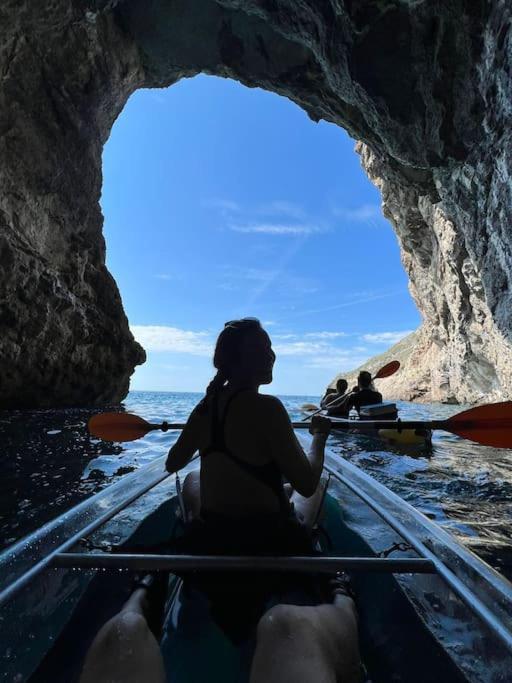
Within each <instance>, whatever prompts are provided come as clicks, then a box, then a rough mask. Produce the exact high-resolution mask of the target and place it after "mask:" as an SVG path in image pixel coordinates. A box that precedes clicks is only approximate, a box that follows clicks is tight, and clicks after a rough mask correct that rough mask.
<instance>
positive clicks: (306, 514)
mask: <svg viewBox="0 0 512 683" xmlns="http://www.w3.org/2000/svg"><path fill="white" fill-rule="evenodd" d="M274 361H275V354H274V352H273V351H272V346H271V342H270V339H269V336H268V335H267V333H266V332H265V331H264V330H263V328H262V327H261V324H260V323H259V321H258V320H256V319H254V318H244V319H242V320H235V321H231V322H229V323H226V325H225V327H224V330H223V331H222V332H221V334H220V336H219V338H218V340H217V345H216V348H215V355H214V366H215V367H216V368H217V374H216V375H215V377H214V378H213V380H212V381H211V382H210V384H209V386H208V389H207V391H206V396H205V397H204V399H203V400H202V401H201V402H200V403H199V404H198V405H197V406H196V408H195V409H194V411H193V412H192V414H191V416H190V418H189V420H188V422H187V424H186V426H185V428H184V430H183V432H182V434H181V436H180V438H179V439H178V441H177V442H176V444H175V445H174V446H173V447H172V448H171V450H170V451H169V456H168V458H167V469H168V470H169V472H176V471H177V470H179V469H181V468H182V467H184V466H185V465H186V464H187V463H188V462H189V461H190V460H191V458H192V456H193V455H194V453H195V452H196V451H197V450H199V453H200V455H201V472H200V476H198V475H197V474H196V473H190V474H189V475H188V476H187V478H186V480H185V485H184V495H185V502H186V507H187V509H188V511H189V519H190V521H191V524H190V526H189V532H190V533H189V534H187V536H192V537H193V536H194V525H195V530H196V531H197V530H199V533H198V534H196V539H197V540H198V545H199V547H200V549H201V550H202V551H203V552H205V551H207V552H217V553H223V552H230V551H231V552H233V551H235V552H240V553H244V552H245V553H247V554H249V553H251V552H253V553H254V552H261V551H263V552H265V551H267V552H268V551H272V552H275V553H276V554H284V553H285V552H299V553H302V552H308V548H307V546H308V542H309V538H308V531H309V530H310V529H311V527H312V526H313V524H314V522H315V518H316V510H317V509H318V506H319V504H320V495H319V491H320V489H319V487H318V484H319V481H320V476H321V473H322V467H323V460H324V448H325V442H326V439H327V435H328V433H329V421H328V420H325V419H324V418H317V419H315V420H314V421H313V424H312V427H311V430H310V431H311V432H312V434H313V442H312V447H311V451H310V454H309V456H306V454H305V453H304V451H303V449H302V447H301V446H300V444H299V442H298V441H297V439H296V437H295V434H294V432H293V429H292V425H291V422H290V419H289V417H288V414H287V412H286V410H285V408H284V406H283V405H282V403H281V402H280V401H279V400H278V399H277V398H274V397H273V396H267V395H262V394H259V393H258V389H259V387H260V386H261V385H262V384H269V383H270V382H271V381H272V369H273V366H274ZM284 478H286V479H287V480H288V481H289V482H290V484H291V486H292V488H293V489H294V490H295V491H294V493H293V494H292V495H291V496H290V495H289V493H287V490H286V489H285V485H284V483H283V479H284ZM208 546H210V547H208ZM309 550H310V547H309ZM146 580H147V587H145V585H144V584H143V583H142V584H141V585H139V586H138V587H137V590H136V591H135V592H134V594H133V595H132V597H131V598H130V600H129V601H128V602H127V603H126V605H125V606H124V607H123V608H122V610H121V612H120V613H119V614H117V615H116V616H115V617H113V618H112V619H111V620H110V621H109V622H107V624H105V626H103V628H102V629H101V631H100V632H99V634H98V635H97V637H96V638H95V641H94V643H93V645H92V647H91V648H90V650H89V652H88V655H87V657H86V661H85V664H84V668H83V672H82V676H81V679H80V683H106V682H107V681H109V683H116V682H119V683H121V681H122V682H123V683H135V682H137V683H138V682H139V681H140V680H146V681H148V683H164V681H166V680H167V681H170V682H171V683H172V679H173V676H172V662H171V663H170V669H171V671H170V672H168V673H167V675H166V673H165V666H164V661H163V659H162V655H161V653H160V650H159V646H158V642H157V641H156V639H155V637H154V635H153V634H152V633H151V631H150V629H149V626H148V623H147V613H148V611H149V602H150V601H149V598H148V591H150V590H151V583H152V581H151V577H146ZM288 580H289V579H288ZM228 582H229V586H230V589H233V575H232V574H231V575H230V576H229V577H228ZM240 607H241V609H242V610H243V611H247V610H248V604H247V601H246V602H244V603H243V604H242V605H240ZM312 680H315V681H317V683H324V682H325V683H327V682H328V681H329V682H330V681H333V680H343V681H345V682H346V683H355V682H356V681H359V651H358V644H357V617H356V612H355V607H354V603H353V601H352V599H351V597H350V596H349V594H348V591H347V590H345V589H344V588H343V586H341V588H340V587H339V585H338V588H337V589H336V590H335V591H334V595H333V601H332V604H327V605H318V606H312V607H294V606H293V605H282V604H278V605H275V606H274V607H273V608H271V609H270V610H269V611H268V612H267V613H266V614H265V615H264V616H262V617H261V618H259V622H257V641H256V651H255V654H254V661H253V668H252V671H251V676H250V683H263V682H265V683H274V682H275V683H278V682H279V683H287V682H288V681H290V683H291V681H293V682H294V683H310V682H311V681H312Z"/></svg>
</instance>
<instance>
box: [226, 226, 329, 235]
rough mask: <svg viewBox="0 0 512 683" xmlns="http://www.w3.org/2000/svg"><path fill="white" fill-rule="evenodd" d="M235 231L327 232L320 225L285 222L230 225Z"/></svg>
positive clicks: (255, 232) (258, 232)
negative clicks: (288, 223)
mask: <svg viewBox="0 0 512 683" xmlns="http://www.w3.org/2000/svg"><path fill="white" fill-rule="evenodd" d="M229 229H230V230H232V231H233V232H240V233H244V234H261V235H293V236H296V235H314V234H318V233H321V232H325V230H324V229H323V228H321V227H320V226H318V225H286V224H283V223H255V224H252V225H230V226H229Z"/></svg>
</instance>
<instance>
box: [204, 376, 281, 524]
mask: <svg viewBox="0 0 512 683" xmlns="http://www.w3.org/2000/svg"><path fill="white" fill-rule="evenodd" d="M243 391H247V389H240V390H239V391H236V392H235V393H234V394H232V395H231V396H230V397H229V399H228V401H227V403H226V406H225V408H224V412H223V414H222V416H220V417H219V415H218V404H219V397H218V393H216V394H214V396H213V400H212V429H211V437H212V440H211V443H210V445H209V446H208V447H207V448H206V449H205V450H204V451H202V453H201V458H205V457H206V456H208V455H210V454H211V453H222V454H223V455H225V456H226V457H227V458H229V460H231V462H233V463H235V464H236V465H237V466H238V467H239V468H240V469H241V470H243V471H244V472H246V473H247V474H249V475H250V476H251V477H252V478H253V479H256V481H259V482H260V483H262V484H264V485H265V486H267V487H268V488H269V489H270V490H271V491H273V493H274V494H275V495H276V497H277V499H278V501H279V505H280V508H281V510H282V511H283V512H287V513H288V512H289V510H290V502H289V500H288V496H287V495H286V493H285V491H284V489H283V475H282V474H281V470H280V469H279V467H278V465H277V463H276V462H274V461H273V460H271V461H270V462H266V463H265V464H264V465H255V464H253V463H250V462H247V461H246V460H242V458H239V457H238V456H237V455H235V454H234V453H233V452H232V451H230V450H229V448H228V446H227V445H226V436H225V425H226V418H227V414H228V410H229V408H230V406H231V404H232V403H233V401H234V399H235V398H236V397H237V396H238V395H239V394H241V393H242V392H243Z"/></svg>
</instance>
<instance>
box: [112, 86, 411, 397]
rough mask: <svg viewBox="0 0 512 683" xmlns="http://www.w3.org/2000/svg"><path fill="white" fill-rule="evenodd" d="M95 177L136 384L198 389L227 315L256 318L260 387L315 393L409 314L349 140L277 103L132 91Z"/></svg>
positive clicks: (395, 334)
mask: <svg viewBox="0 0 512 683" xmlns="http://www.w3.org/2000/svg"><path fill="white" fill-rule="evenodd" d="M103 173H104V184H103V195H102V200H101V204H102V208H103V213H104V215H105V238H106V243H107V265H108V267H109V269H110V271H111V272H112V274H113V276H114V277H115V279H116V281H117V283H118V286H119V289H120V291H121V296H122V298H123V302H124V307H125V310H126V313H127V315H128V319H129V321H130V326H131V328H132V330H133V332H134V335H135V337H136V338H137V339H138V340H139V341H140V342H141V343H142V345H143V346H144V348H145V349H146V351H147V355H148V360H147V362H146V364H145V365H143V366H141V367H139V368H137V370H136V372H135V375H134V376H133V378H132V384H131V386H132V388H133V389H145V390H163V391H165V390H168V391H202V390H203V389H204V387H205V386H206V384H207V383H208V381H209V379H210V377H211V376H212V373H213V370H212V365H211V354H212V348H213V344H214V340H215V336H216V334H217V333H218V331H219V330H220V329H221V328H222V326H223V324H224V322H225V321H226V320H230V319H233V318H237V317H242V316H257V317H259V318H260V319H261V320H262V321H263V322H264V323H266V325H267V329H268V332H269V334H270V335H271V337H272V339H273V342H274V347H275V349H276V352H277V356H278V360H277V362H276V366H275V372H274V383H273V385H272V387H271V388H270V391H273V392H275V393H279V394H313V395H315V394H319V393H320V392H321V391H322V390H323V388H324V387H325V385H326V384H327V383H328V382H329V381H330V380H331V379H332V377H333V376H334V375H335V374H336V373H338V372H340V371H343V370H348V369H352V368H354V367H355V366H357V365H359V364H360V363H361V362H363V361H364V360H365V359H367V358H369V357H371V356H373V355H375V354H377V353H381V352H382V351H384V350H385V349H386V348H388V347H389V346H391V344H392V343H394V342H395V341H397V340H398V339H399V338H401V336H404V334H406V333H408V332H409V331H411V330H413V329H415V328H416V327H417V326H418V324H419V322H420V316H419V314H418V312H417V310H416V307H415V305H414V303H413V301H412V299H411V297H410V295H409V293H408V289H407V278H406V276H405V273H404V271H403V268H402V266H401V263H400V257H399V250H398V245H397V240H396V237H395V234H394V233H393V230H392V228H391V225H390V224H389V223H388V222H387V221H386V220H385V219H384V218H383V217H382V214H381V211H380V196H379V193H378V191H377V189H376V188H375V187H374V186H373V185H372V184H371V183H370V181H369V180H368V178H367V177H366V175H365V173H364V171H363V170H362V168H361V166H360V163H359V157H358V156H357V155H356V154H355V152H354V141H353V140H351V139H350V138H349V137H348V136H347V134H346V133H345V132H344V131H343V130H341V129H340V128H336V127H335V126H333V125H332V124H327V123H325V122H320V123H313V122H312V121H311V120H310V119H309V118H308V117H307V115H306V114H305V113H304V112H303V111H302V110H301V109H299V107H297V106H296V105H295V104H293V103H292V102H290V101H289V100H287V99H285V98H282V97H278V96H277V95H274V94H272V93H268V92H265V91H262V90H259V89H249V88H245V87H244V86H242V85H240V84H239V83H236V82H234V81H229V80H224V79H220V78H213V77H207V76H198V77H196V78H194V79H188V80H182V81H180V82H179V83H178V84H176V85H174V86H172V87H171V88H169V89H166V90H139V91H137V92H136V93H135V94H134V95H133V96H132V97H131V98H130V100H129V101H128V103H127V105H126V107H125V108H124V110H123V112H122V113H121V115H120V117H119V119H118V120H117V121H116V123H115V125H114V127H113V130H112V134H111V136H110V139H109V140H108V142H107V144H106V146H105V150H104V154H103Z"/></svg>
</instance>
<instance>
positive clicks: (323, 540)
mask: <svg viewBox="0 0 512 683" xmlns="http://www.w3.org/2000/svg"><path fill="white" fill-rule="evenodd" d="M300 438H302V439H304V440H307V437H306V438H304V437H302V436H301V437H300ZM164 460H165V458H159V459H158V460H157V461H155V462H153V463H151V464H150V465H149V466H147V467H145V468H142V469H141V470H140V471H138V472H135V473H133V474H131V475H128V476H126V477H125V478H123V479H122V480H121V481H119V482H117V483H116V484H115V485H113V486H112V487H109V488H107V489H105V490H104V491H101V492H100V493H98V494H96V495H95V496H93V497H92V498H91V499H90V500H88V501H84V503H81V504H80V505H79V506H77V507H76V508H74V509H73V510H71V511H69V512H68V513H66V514H65V515H62V516H61V517H59V518H57V520H55V521H54V522H52V523H50V524H47V525H45V527H43V528H42V529H40V530H38V531H37V532H35V533H34V534H31V535H30V536H29V537H27V538H26V539H24V540H22V541H20V542H19V543H17V544H16V545H15V546H13V547H12V548H10V549H8V550H7V551H5V552H4V553H3V554H2V555H1V556H0V570H1V573H0V605H1V607H2V619H1V621H0V642H1V643H2V645H1V647H2V652H1V662H2V665H1V667H0V670H2V671H4V672H5V678H4V680H8V681H12V680H16V681H18V682H19V683H22V681H31V682H32V683H39V682H41V683H42V682H43V681H44V682H46V681H50V680H52V681H53V680H55V681H61V680H62V681H74V680H76V677H77V675H78V673H79V670H80V666H81V663H82V662H83V658H84V656H85V652H86V650H87V648H88V646H89V644H90V642H91V640H92V638H93V637H94V635H95V634H96V633H97V631H98V630H99V628H100V627H101V626H102V624H103V623H105V621H106V620H108V619H109V618H110V617H111V616H112V615H113V614H115V613H116V612H117V611H118V610H119V608H120V607H121V605H122V604H123V603H124V601H125V600H126V598H127V597H128V595H129V593H130V590H131V589H132V585H133V571H138V572H139V573H140V572H141V571H148V570H150V569H155V568H159V569H161V570H165V571H169V572H170V573H169V578H168V585H167V591H166V593H167V596H166V600H165V610H164V620H163V625H162V637H161V641H160V642H161V650H162V654H163V656H164V661H165V663H166V667H167V668H168V671H169V672H170V673H169V680H172V681H173V682H177V683H181V682H185V681H187V683H195V682H196V681H197V682H199V681H204V680H208V681H212V682H214V683H216V682H217V681H219V682H220V681H237V682H238V681H245V680H248V674H249V670H250V655H251V652H252V650H251V648H253V646H254V634H252V635H251V634H249V635H248V636H247V638H245V639H244V640H243V641H242V642H234V640H233V638H231V637H228V636H227V635H226V634H225V633H224V631H223V629H222V628H221V627H220V626H219V623H218V620H216V619H214V618H213V617H212V615H211V614H210V613H209V610H208V603H207V601H205V599H204V596H201V595H200V594H199V593H197V592H194V591H192V592H191V591H187V590H184V583H183V577H184V576H186V575H187V572H190V571H191V569H194V570H196V571H197V570H199V569H203V570H206V569H211V568H212V567H216V568H217V570H219V569H222V572H223V573H226V575H227V576H230V574H229V573H230V572H233V570H236V575H237V577H240V576H243V572H244V571H247V570H248V569H249V570H250V571H251V573H252V574H254V572H255V571H259V570H262V571H263V570H266V571H270V570H271V571H275V572H281V573H283V576H285V577H291V576H297V575H299V576H308V577H309V578H310V583H311V581H312V582H313V584H314V582H315V580H319V579H316V578H315V577H319V576H320V575H322V574H325V573H326V572H328V573H330V574H332V573H334V571H335V570H336V569H342V568H345V569H347V570H348V571H350V573H351V575H352V577H353V584H354V590H355V594H356V604H357V609H358V613H359V620H360V640H361V651H362V654H363V660H364V664H365V667H366V669H367V671H368V676H369V678H370V679H371V681H373V683H391V682H392V681H393V683H399V682H403V683H410V681H413V680H414V681H415V682H416V681H418V682H419V683H431V682H432V681H436V680H437V681H450V683H451V682H453V683H459V682H460V683H462V682H473V681H474V682H476V681H479V682H482V681H483V682H484V683H491V682H492V683H500V682H501V683H505V682H506V681H508V682H510V680H511V679H510V671H512V616H511V615H512V586H511V584H510V583H508V582H507V581H506V580H505V579H504V578H503V577H502V576H500V575H499V574H498V573H497V572H495V571H494V570H492V569H491V568H490V567H489V566H488V565H486V564H485V563H484V562H483V561H482V560H480V559H479V558H478V557H476V556H475V555H473V554H472V553H471V552H470V551H469V550H467V549H466V548H465V547H463V546H461V545H460V544H459V543H458V542H457V541H455V540H454V538H452V537H451V536H450V535H449V534H448V533H446V532H445V531H443V530H442V529H440V528H439V527H437V526H436V525H435V524H434V523H433V522H432V521H431V520H429V519H427V518H426V517H424V516H423V515H422V514H421V513H419V512H418V511H417V510H415V509H414V508H412V507H411V506H410V505H408V504H407V503H406V502H405V501H403V500H401V499H400V498H399V497H398V496H396V495H395V494H393V493H392V492H391V491H389V490H388V489H386V488H385V487H384V486H382V485H381V484H379V483H378V482H376V481H375V480H373V479H372V478H371V477H369V476H368V475H367V474H365V473H364V472H362V471H361V470H359V469H358V468H357V467H355V466H354V465H352V464H351V463H349V462H347V461H345V460H342V459H340V458H339V456H337V455H335V454H334V453H333V452H331V451H329V450H328V449H327V451H326V462H325V474H326V475H329V480H328V484H327V493H326V496H325V498H324V501H323V505H322V509H321V514H320V517H319V522H318V534H317V539H318V540H317V550H318V554H317V555H315V556H314V557H300V558H297V557H286V556H284V557H260V558H244V557H229V556H217V557H211V556H202V555H197V556H193V557H190V556H180V555H174V554H172V553H169V551H168V550H165V551H164V549H165V548H166V544H167V543H168V541H169V538H170V537H176V536H179V535H180V534H181V533H183V522H182V513H181V506H180V500H179V498H178V496H177V495H176V490H177V489H176V478H175V477H174V476H169V475H167V473H165V472H164V471H163V464H164ZM193 466H195V464H193V465H192V467H193ZM178 488H179V487H178ZM113 551H115V552H113ZM238 580H239V579H238ZM279 599H280V595H276V596H275V600H276V601H279ZM296 599H297V600H299V601H300V599H301V596H300V595H298V596H296ZM305 599H308V596H305ZM226 600H228V601H229V595H228V596H227V597H226ZM298 604H300V602H299V603H298ZM306 604H310V603H306ZM162 607H163V603H162ZM340 645H341V644H340Z"/></svg>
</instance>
